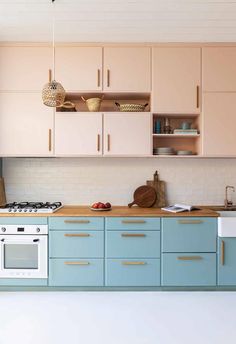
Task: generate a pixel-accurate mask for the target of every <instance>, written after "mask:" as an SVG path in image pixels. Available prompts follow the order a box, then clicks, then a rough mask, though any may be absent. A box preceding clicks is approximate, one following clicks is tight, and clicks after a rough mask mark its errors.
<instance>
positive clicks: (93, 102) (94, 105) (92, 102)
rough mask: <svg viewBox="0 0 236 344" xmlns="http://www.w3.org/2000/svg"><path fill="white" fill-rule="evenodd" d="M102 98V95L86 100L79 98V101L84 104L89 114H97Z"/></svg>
mask: <svg viewBox="0 0 236 344" xmlns="http://www.w3.org/2000/svg"><path fill="white" fill-rule="evenodd" d="M103 98H104V94H103V95H102V97H101V98H88V99H87V100H86V99H85V98H84V97H82V96H81V99H82V100H83V101H84V102H85V103H86V105H87V108H88V110H89V111H91V112H97V111H99V110H100V106H101V103H102V101H103Z"/></svg>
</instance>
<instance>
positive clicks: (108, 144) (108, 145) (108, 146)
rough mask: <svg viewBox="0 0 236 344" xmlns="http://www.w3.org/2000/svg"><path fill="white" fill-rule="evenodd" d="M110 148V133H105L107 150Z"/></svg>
mask: <svg viewBox="0 0 236 344" xmlns="http://www.w3.org/2000/svg"><path fill="white" fill-rule="evenodd" d="M110 149H111V138H110V135H109V134H107V151H108V152H110Z"/></svg>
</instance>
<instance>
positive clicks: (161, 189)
mask: <svg viewBox="0 0 236 344" xmlns="http://www.w3.org/2000/svg"><path fill="white" fill-rule="evenodd" d="M147 185H149V186H152V187H153V188H154V189H155V191H156V195H157V197H156V201H155V203H154V204H153V207H155V208H162V207H165V206H166V195H165V182H164V181H163V180H159V177H158V173H157V171H156V172H155V174H154V176H153V180H147Z"/></svg>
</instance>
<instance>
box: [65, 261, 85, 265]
mask: <svg viewBox="0 0 236 344" xmlns="http://www.w3.org/2000/svg"><path fill="white" fill-rule="evenodd" d="M64 264H65V265H89V262H64Z"/></svg>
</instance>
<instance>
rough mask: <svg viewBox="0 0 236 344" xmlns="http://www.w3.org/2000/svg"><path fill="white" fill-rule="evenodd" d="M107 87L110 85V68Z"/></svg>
mask: <svg viewBox="0 0 236 344" xmlns="http://www.w3.org/2000/svg"><path fill="white" fill-rule="evenodd" d="M107 87H110V70H109V69H108V70H107Z"/></svg>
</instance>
